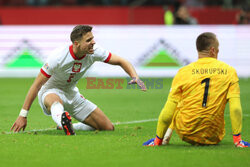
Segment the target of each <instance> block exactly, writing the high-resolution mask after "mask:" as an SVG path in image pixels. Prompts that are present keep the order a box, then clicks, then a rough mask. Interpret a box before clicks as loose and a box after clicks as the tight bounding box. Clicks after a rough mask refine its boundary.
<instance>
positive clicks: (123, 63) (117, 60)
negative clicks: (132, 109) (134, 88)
mask: <svg viewBox="0 0 250 167" xmlns="http://www.w3.org/2000/svg"><path fill="white" fill-rule="evenodd" d="M108 64H112V65H119V66H120V67H121V68H122V69H123V70H124V71H125V72H126V73H127V74H128V75H129V76H130V77H131V78H132V80H131V81H130V82H129V84H138V85H139V86H140V88H141V89H142V90H143V91H146V87H145V85H144V83H143V81H141V80H140V78H139V76H138V75H137V73H136V71H135V69H134V67H133V66H132V64H131V63H130V62H129V61H127V60H125V59H124V58H122V57H119V56H117V55H115V54H112V56H111V58H110V60H109V61H108Z"/></svg>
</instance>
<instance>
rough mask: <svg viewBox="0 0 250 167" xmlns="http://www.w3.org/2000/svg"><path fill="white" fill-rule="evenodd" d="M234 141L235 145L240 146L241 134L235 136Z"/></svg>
mask: <svg viewBox="0 0 250 167" xmlns="http://www.w3.org/2000/svg"><path fill="white" fill-rule="evenodd" d="M233 140H234V144H238V143H239V142H240V141H241V135H240V133H239V134H236V135H233Z"/></svg>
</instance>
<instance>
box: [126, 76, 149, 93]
mask: <svg viewBox="0 0 250 167" xmlns="http://www.w3.org/2000/svg"><path fill="white" fill-rule="evenodd" d="M128 84H129V85H131V84H137V85H138V86H139V87H140V88H141V90H142V91H146V90H147V89H146V86H145V84H144V82H143V81H142V80H140V79H139V78H136V77H133V78H132V80H131V81H129V83H128Z"/></svg>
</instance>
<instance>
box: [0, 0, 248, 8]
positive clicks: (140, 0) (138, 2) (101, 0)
mask: <svg viewBox="0 0 250 167" xmlns="http://www.w3.org/2000/svg"><path fill="white" fill-rule="evenodd" d="M176 2H181V3H184V4H185V5H187V6H224V7H229V8H232V7H241V6H245V5H248V6H249V5H250V0H0V5H1V6H23V5H29V6H48V5H86V6H87V5H94V6H95V5H97V6H117V5H124V6H155V5H174V4H175V3H176Z"/></svg>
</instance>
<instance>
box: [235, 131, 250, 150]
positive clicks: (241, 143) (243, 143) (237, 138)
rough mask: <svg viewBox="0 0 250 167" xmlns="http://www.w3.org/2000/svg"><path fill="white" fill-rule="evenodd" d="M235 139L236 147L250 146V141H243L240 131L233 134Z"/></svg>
mask: <svg viewBox="0 0 250 167" xmlns="http://www.w3.org/2000/svg"><path fill="white" fill-rule="evenodd" d="M233 139H234V145H235V147H249V146H250V143H248V142H246V141H243V140H242V139H241V136H240V133H239V134H237V135H233Z"/></svg>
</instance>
